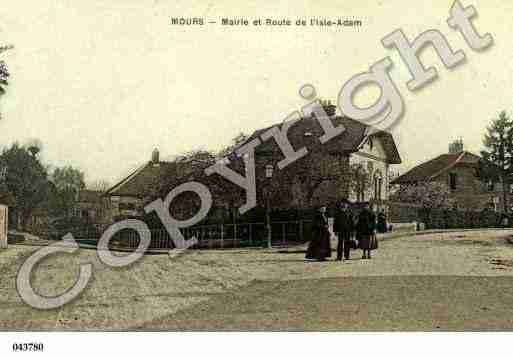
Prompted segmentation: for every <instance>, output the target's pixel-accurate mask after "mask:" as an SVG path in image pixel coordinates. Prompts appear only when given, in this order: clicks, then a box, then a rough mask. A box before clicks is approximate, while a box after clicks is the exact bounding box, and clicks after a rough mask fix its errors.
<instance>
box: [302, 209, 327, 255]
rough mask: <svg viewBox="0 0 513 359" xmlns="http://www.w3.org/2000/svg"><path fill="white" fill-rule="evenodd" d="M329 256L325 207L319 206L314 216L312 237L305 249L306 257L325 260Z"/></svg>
mask: <svg viewBox="0 0 513 359" xmlns="http://www.w3.org/2000/svg"><path fill="white" fill-rule="evenodd" d="M326 257H331V245H330V232H329V225H328V217H327V216H326V207H321V208H320V209H319V212H317V213H316V214H315V216H314V219H313V223H312V238H311V240H310V243H309V244H308V249H307V250H306V259H317V260H319V261H324V260H326Z"/></svg>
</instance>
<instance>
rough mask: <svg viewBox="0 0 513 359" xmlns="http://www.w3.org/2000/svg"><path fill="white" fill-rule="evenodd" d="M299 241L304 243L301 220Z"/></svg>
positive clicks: (301, 222) (300, 221)
mask: <svg viewBox="0 0 513 359" xmlns="http://www.w3.org/2000/svg"><path fill="white" fill-rule="evenodd" d="M299 240H300V241H301V243H302V242H303V221H302V220H299Z"/></svg>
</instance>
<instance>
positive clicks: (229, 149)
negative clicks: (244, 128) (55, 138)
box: [216, 132, 249, 158]
mask: <svg viewBox="0 0 513 359" xmlns="http://www.w3.org/2000/svg"><path fill="white" fill-rule="evenodd" d="M248 138H249V135H247V134H245V133H244V132H240V133H239V134H238V135H237V136H235V137H234V138H233V139H232V141H231V143H230V144H229V145H228V146H226V147H224V148H223V149H222V150H221V151H219V152H218V153H217V154H216V156H217V157H219V158H222V157H226V156H229V155H230V154H231V153H233V151H235V149H236V148H237V147H239V146H240V145H242V144H243V143H244V142H245V141H246V140H247V139H248Z"/></svg>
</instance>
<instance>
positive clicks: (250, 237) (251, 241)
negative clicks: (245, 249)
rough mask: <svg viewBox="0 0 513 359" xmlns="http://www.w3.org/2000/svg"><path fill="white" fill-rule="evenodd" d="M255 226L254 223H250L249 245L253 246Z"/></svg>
mask: <svg viewBox="0 0 513 359" xmlns="http://www.w3.org/2000/svg"><path fill="white" fill-rule="evenodd" d="M252 228H253V226H252V224H251V223H250V224H249V228H248V232H249V233H248V235H249V246H250V247H251V246H253V230H252Z"/></svg>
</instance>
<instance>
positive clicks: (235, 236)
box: [233, 222, 237, 247]
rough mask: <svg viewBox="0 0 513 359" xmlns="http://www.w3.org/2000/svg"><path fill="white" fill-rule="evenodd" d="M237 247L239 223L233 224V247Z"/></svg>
mask: <svg viewBox="0 0 513 359" xmlns="http://www.w3.org/2000/svg"><path fill="white" fill-rule="evenodd" d="M236 245H237V222H234V223H233V246H234V247H235V246H236Z"/></svg>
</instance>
